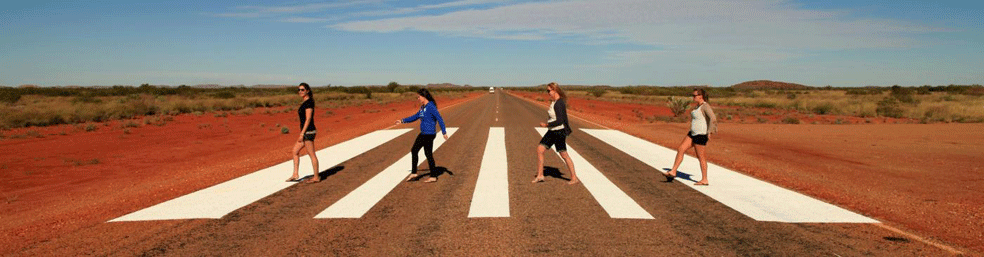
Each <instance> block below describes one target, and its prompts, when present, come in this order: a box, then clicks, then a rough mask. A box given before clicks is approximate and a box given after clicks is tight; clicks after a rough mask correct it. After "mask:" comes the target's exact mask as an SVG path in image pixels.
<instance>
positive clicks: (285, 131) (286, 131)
mask: <svg viewBox="0 0 984 257" xmlns="http://www.w3.org/2000/svg"><path fill="white" fill-rule="evenodd" d="M287 133H290V129H288V128H287V127H281V128H280V134H287Z"/></svg>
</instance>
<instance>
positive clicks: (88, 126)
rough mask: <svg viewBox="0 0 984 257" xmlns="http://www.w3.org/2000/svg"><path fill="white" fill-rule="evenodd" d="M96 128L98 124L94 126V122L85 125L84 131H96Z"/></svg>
mask: <svg viewBox="0 0 984 257" xmlns="http://www.w3.org/2000/svg"><path fill="white" fill-rule="evenodd" d="M97 129H99V126H96V124H89V125H85V131H89V132H92V131H96V130H97Z"/></svg>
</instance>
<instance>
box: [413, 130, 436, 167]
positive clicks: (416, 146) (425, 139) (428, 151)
mask: <svg viewBox="0 0 984 257" xmlns="http://www.w3.org/2000/svg"><path fill="white" fill-rule="evenodd" d="M436 137H437V134H434V135H424V134H418V135H417V140H414V141H413V147H411V148H410V156H412V158H411V159H412V160H413V163H411V164H412V165H413V167H412V168H411V169H410V173H412V174H417V152H419V151H420V148H421V147H423V148H424V156H425V157H427V165H428V166H429V167H430V172H431V174H434V156H433V154H432V151H433V150H434V138H436ZM435 175H436V174H435Z"/></svg>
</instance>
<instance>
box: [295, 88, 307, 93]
mask: <svg viewBox="0 0 984 257" xmlns="http://www.w3.org/2000/svg"><path fill="white" fill-rule="evenodd" d="M297 91H298V92H304V91H307V89H303V88H300V89H297Z"/></svg>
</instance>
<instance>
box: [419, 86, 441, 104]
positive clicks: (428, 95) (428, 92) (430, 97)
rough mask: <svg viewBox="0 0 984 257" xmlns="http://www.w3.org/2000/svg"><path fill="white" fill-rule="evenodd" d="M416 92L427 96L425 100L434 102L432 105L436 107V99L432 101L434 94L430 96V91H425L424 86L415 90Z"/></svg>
mask: <svg viewBox="0 0 984 257" xmlns="http://www.w3.org/2000/svg"><path fill="white" fill-rule="evenodd" d="M417 94H418V95H420V96H423V97H424V98H427V101H430V102H431V103H434V106H435V107H437V101H434V96H432V95H431V92H430V91H427V89H426V88H421V89H420V90H417Z"/></svg>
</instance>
